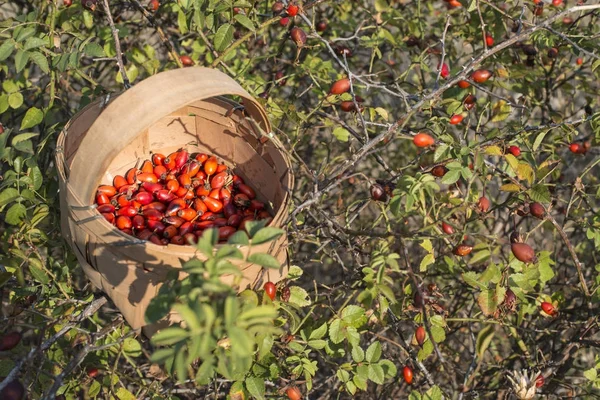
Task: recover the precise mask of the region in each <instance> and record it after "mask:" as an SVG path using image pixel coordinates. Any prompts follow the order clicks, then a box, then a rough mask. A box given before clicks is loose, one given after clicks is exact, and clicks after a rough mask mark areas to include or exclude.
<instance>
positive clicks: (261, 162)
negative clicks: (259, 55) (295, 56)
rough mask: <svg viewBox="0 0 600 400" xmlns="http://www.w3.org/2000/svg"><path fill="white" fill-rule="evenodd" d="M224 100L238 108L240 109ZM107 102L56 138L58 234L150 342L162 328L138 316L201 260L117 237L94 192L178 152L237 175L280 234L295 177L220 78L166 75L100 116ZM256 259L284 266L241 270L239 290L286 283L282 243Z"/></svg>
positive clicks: (245, 102) (261, 121)
mask: <svg viewBox="0 0 600 400" xmlns="http://www.w3.org/2000/svg"><path fill="white" fill-rule="evenodd" d="M226 96H228V97H226ZM231 96H236V97H238V98H241V102H242V104H239V103H237V102H235V101H233V100H232V99H231ZM105 102H106V99H105V98H103V99H99V100H97V101H95V102H93V103H91V104H90V105H88V106H87V107H85V108H84V109H83V110H82V111H81V112H79V113H78V114H77V115H76V116H74V117H73V118H72V119H71V121H69V122H68V123H67V125H66V126H65V128H64V130H63V131H62V132H61V134H60V136H59V138H58V143H57V149H56V164H57V168H58V173H59V183H60V193H59V195H60V206H61V229H62V232H63V236H64V237H65V239H66V240H67V242H68V243H69V244H70V246H71V247H72V249H73V251H74V252H75V254H76V256H77V259H78V260H79V263H80V264H81V266H82V267H83V270H84V272H85V274H86V275H87V276H88V278H89V279H90V281H91V282H92V283H93V284H94V285H95V286H96V287H98V288H99V289H101V290H103V291H104V292H106V294H107V295H108V296H109V297H110V298H111V299H112V301H113V302H114V303H115V305H116V306H117V307H118V308H119V310H120V311H121V313H122V314H123V316H124V317H125V319H126V320H127V322H128V323H129V324H130V325H131V326H132V327H133V328H134V329H139V328H144V332H145V333H146V334H147V335H151V334H152V333H153V332H154V331H156V329H158V328H159V325H152V326H149V325H147V323H146V321H145V318H144V315H145V312H146V308H147V307H148V304H149V302H150V300H151V299H152V298H153V297H155V296H156V294H157V292H158V290H159V288H160V286H161V285H162V283H163V282H165V280H166V277H167V273H168V272H169V271H170V270H172V269H173V268H181V264H182V262H185V261H187V260H189V259H190V258H192V257H199V258H203V256H202V254H201V253H199V252H198V251H197V250H196V248H195V247H193V246H177V245H167V246H159V245H156V244H153V243H150V242H147V241H141V240H138V239H136V238H134V237H132V236H129V235H126V234H125V233H123V232H121V231H119V230H118V229H117V228H115V227H114V226H112V225H111V224H110V223H108V221H106V220H105V219H104V218H103V217H102V216H101V215H100V214H99V213H98V211H97V210H96V209H95V206H94V205H93V203H94V199H95V193H96V189H97V187H98V185H100V184H102V183H109V182H112V179H113V177H114V176H115V175H117V174H124V172H125V171H126V170H127V169H129V168H131V167H133V166H134V165H135V164H136V162H137V161H138V160H139V159H142V160H143V159H148V158H150V156H151V152H160V153H163V154H169V153H170V152H173V151H176V150H178V149H179V148H181V147H185V148H186V149H187V150H188V151H190V152H193V151H200V152H207V153H211V154H214V155H216V156H217V157H218V158H219V159H220V160H221V161H224V162H225V163H226V164H228V165H229V166H231V167H232V168H234V170H235V172H236V173H237V174H239V175H240V176H241V177H242V178H244V180H246V181H247V182H249V183H250V184H251V185H252V186H253V188H254V189H255V190H256V192H257V198H258V199H259V200H261V201H265V202H266V203H270V204H271V205H272V210H271V211H272V213H273V215H274V218H273V221H272V222H271V226H276V227H281V226H282V223H283V221H284V220H285V217H286V214H287V211H288V208H289V201H290V193H291V190H292V186H293V175H292V170H291V166H290V161H289V159H288V157H287V156H286V154H285V152H284V151H282V147H281V145H280V143H279V142H278V141H277V139H275V138H273V137H271V135H270V132H271V126H270V123H269V120H268V118H267V114H266V112H265V110H264V109H263V108H262V106H261V105H260V104H259V103H258V102H256V100H254V99H253V98H252V97H251V96H250V95H249V94H248V93H247V92H246V91H245V90H244V89H242V87H241V86H240V85H239V84H237V83H236V82H235V81H234V80H233V79H231V78H230V77H228V76H227V75H225V74H223V73H221V72H219V71H217V70H213V69H208V68H199V67H195V68H185V69H178V70H172V71H168V72H163V73H160V74H157V75H154V76H152V77H150V78H148V79H146V80H144V81H142V82H140V83H138V84H137V85H135V86H134V87H133V88H131V89H129V90H127V91H125V92H123V93H122V94H121V95H119V96H118V97H116V98H113V99H111V101H110V102H109V104H108V105H107V106H106V104H105ZM104 106H105V107H104ZM254 249H255V250H254ZM253 251H257V252H258V251H260V252H266V253H269V254H271V255H273V256H274V257H276V258H277V259H278V260H279V261H280V263H281V265H282V266H281V268H280V269H279V270H264V269H263V268H261V267H260V266H258V265H254V264H249V263H240V264H239V268H240V270H241V271H242V273H243V276H244V277H243V281H242V283H241V286H240V290H242V289H244V288H246V287H248V286H251V287H258V286H259V285H262V284H263V282H265V281H272V282H277V281H279V280H281V279H283V278H284V277H285V276H286V274H287V238H286V237H285V235H283V236H282V237H280V238H279V239H278V240H277V241H275V242H273V243H266V244H263V245H260V246H256V247H255V248H253ZM183 275H184V274H180V279H182V278H183ZM232 278H233V277H229V281H230V282H231V281H232ZM175 320H177V316H171V318H170V322H173V321H175ZM162 325H164V324H161V325H160V326H162Z"/></svg>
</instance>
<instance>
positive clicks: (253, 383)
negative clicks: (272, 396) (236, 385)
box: [244, 378, 265, 400]
mask: <svg viewBox="0 0 600 400" xmlns="http://www.w3.org/2000/svg"><path fill="white" fill-rule="evenodd" d="M244 384H245V385H246V389H247V390H248V392H249V393H250V395H252V396H254V397H255V398H257V399H258V400H263V399H264V398H265V380H264V379H263V378H246V381H245V382H244Z"/></svg>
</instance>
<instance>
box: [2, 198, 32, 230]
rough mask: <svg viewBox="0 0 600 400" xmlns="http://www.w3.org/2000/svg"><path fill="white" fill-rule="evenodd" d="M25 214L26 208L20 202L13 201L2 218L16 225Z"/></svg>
mask: <svg viewBox="0 0 600 400" xmlns="http://www.w3.org/2000/svg"><path fill="white" fill-rule="evenodd" d="M25 215H27V209H26V208H25V206H24V205H23V204H21V203H15V204H13V205H12V206H10V208H9V209H8V211H6V215H5V216H4V220H5V221H6V222H7V223H8V224H11V225H18V224H20V223H21V221H22V220H23V218H25Z"/></svg>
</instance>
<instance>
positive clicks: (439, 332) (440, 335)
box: [431, 326, 446, 343]
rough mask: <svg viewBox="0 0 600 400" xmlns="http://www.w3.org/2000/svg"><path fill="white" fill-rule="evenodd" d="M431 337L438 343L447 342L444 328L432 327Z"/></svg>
mask: <svg viewBox="0 0 600 400" xmlns="http://www.w3.org/2000/svg"><path fill="white" fill-rule="evenodd" d="M431 336H432V337H433V340H435V342H436V343H442V342H443V341H444V340H446V331H445V330H444V328H442V327H439V326H432V327H431Z"/></svg>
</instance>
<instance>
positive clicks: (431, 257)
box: [419, 254, 435, 272]
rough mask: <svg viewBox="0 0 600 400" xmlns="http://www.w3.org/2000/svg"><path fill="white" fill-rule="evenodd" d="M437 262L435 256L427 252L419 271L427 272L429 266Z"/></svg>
mask: <svg viewBox="0 0 600 400" xmlns="http://www.w3.org/2000/svg"><path fill="white" fill-rule="evenodd" d="M434 262H435V256H434V255H433V254H427V255H426V256H425V257H423V259H422V260H421V264H419V271H420V272H425V271H427V267H428V266H429V265H431V264H433V263H434Z"/></svg>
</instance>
